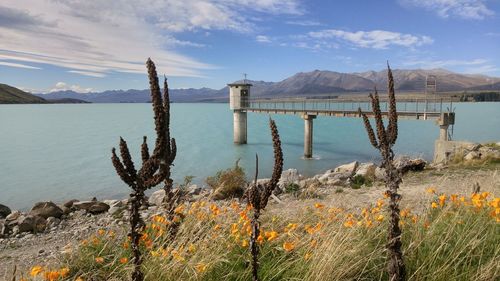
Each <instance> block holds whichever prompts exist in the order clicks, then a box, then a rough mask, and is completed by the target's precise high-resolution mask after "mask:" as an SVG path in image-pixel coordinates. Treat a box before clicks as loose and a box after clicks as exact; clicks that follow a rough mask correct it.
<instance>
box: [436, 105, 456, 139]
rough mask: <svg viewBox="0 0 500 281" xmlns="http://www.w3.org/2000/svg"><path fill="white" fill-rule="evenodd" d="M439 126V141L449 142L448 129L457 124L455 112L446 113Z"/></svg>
mask: <svg viewBox="0 0 500 281" xmlns="http://www.w3.org/2000/svg"><path fill="white" fill-rule="evenodd" d="M437 123H438V125H439V140H440V141H448V140H449V139H448V127H449V126H450V125H453V124H455V113H454V112H444V113H441V116H440V117H439V120H438V122H437Z"/></svg>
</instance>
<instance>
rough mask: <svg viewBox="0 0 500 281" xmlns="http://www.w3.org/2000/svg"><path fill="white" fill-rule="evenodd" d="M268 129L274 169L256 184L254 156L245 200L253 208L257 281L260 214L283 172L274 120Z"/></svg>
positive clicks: (252, 244) (252, 238) (254, 274)
mask: <svg viewBox="0 0 500 281" xmlns="http://www.w3.org/2000/svg"><path fill="white" fill-rule="evenodd" d="M269 127H270V128H271V135H272V139H273V151H274V168H273V174H272V176H271V180H270V181H269V182H267V183H266V184H257V175H258V170H259V158H258V156H257V155H256V165H255V166H256V167H255V180H254V183H253V184H252V185H251V186H250V188H249V189H248V190H247V194H246V198H247V200H248V204H250V205H251V206H252V208H253V216H252V221H251V225H252V235H251V236H250V250H251V254H252V280H253V281H259V280H260V279H259V245H258V244H257V243H258V241H257V239H258V237H259V235H260V222H259V218H260V214H261V211H262V210H264V208H266V206H267V203H268V201H269V197H270V196H271V195H272V193H273V191H274V190H275V189H276V186H278V182H279V180H280V177H281V173H282V172H283V151H282V150H281V141H280V136H279V133H278V128H277V127H276V123H275V122H274V120H272V119H269Z"/></svg>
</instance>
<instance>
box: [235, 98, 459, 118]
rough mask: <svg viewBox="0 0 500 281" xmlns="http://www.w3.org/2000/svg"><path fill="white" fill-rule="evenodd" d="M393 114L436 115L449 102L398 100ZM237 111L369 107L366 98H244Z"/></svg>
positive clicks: (384, 103) (383, 104)
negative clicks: (395, 112) (395, 111)
mask: <svg viewBox="0 0 500 281" xmlns="http://www.w3.org/2000/svg"><path fill="white" fill-rule="evenodd" d="M396 107H397V111H398V112H407V113H415V114H425V113H429V114H439V113H443V112H447V111H450V110H451V109H452V107H453V101H451V100H444V99H443V98H411V99H408V98H407V99H405V98H399V99H398V101H397V105H396ZM240 108H241V109H258V110H293V111H304V112H307V111H325V112H328V111H331V112H339V111H341V112H355V111H358V108H361V110H362V111H363V112H371V111H372V105H371V102H370V101H369V100H368V99H338V98H325V99H323V98H322V99H319V98H316V99H314V98H312V99H311V98H276V99H262V98H244V99H242V100H241V107H240ZM380 108H381V111H382V112H387V111H388V109H389V101H388V99H387V98H386V97H380Z"/></svg>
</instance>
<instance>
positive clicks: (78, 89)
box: [49, 82, 93, 93]
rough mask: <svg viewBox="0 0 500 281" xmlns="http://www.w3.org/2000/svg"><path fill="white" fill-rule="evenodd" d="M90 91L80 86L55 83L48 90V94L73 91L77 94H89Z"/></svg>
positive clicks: (90, 89)
mask: <svg viewBox="0 0 500 281" xmlns="http://www.w3.org/2000/svg"><path fill="white" fill-rule="evenodd" d="M92 90H93V89H92V88H83V87H81V86H80V85H68V84H66V83H64V82H57V83H56V84H55V85H54V87H53V88H52V89H50V90H49V92H50V93H53V92H59V91H74V92H77V93H90V92H92Z"/></svg>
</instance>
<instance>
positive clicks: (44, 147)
mask: <svg viewBox="0 0 500 281" xmlns="http://www.w3.org/2000/svg"><path fill="white" fill-rule="evenodd" d="M454 106H456V109H455V111H456V113H457V116H456V124H455V127H454V134H453V138H454V139H457V140H469V141H475V142H488V141H500V103H462V104H456V105H454ZM273 118H274V119H275V120H276V123H277V125H278V129H279V132H280V135H281V140H282V143H283V151H284V157H285V169H287V168H296V169H298V170H299V172H300V173H301V174H303V175H314V174H316V173H319V172H322V171H325V170H327V169H330V168H333V167H335V166H337V165H339V164H342V163H346V162H350V161H354V160H358V161H375V162H376V161H377V160H378V156H377V155H378V154H377V151H376V150H375V149H374V148H373V147H371V145H370V143H369V141H368V137H367V135H366V132H365V129H364V127H363V122H362V119H358V118H332V117H318V118H317V119H315V120H314V148H313V150H314V156H315V157H314V159H313V160H305V159H302V154H303V137H304V136H303V130H304V121H303V120H302V119H301V118H300V117H299V116H292V115H287V116H284V115H276V116H273ZM399 125H400V129H399V137H398V140H397V144H396V147H395V152H396V154H406V155H412V156H421V157H424V158H426V159H428V160H430V159H432V153H433V147H434V140H435V139H437V137H438V135H439V130H438V126H436V125H435V123H434V121H418V120H400V122H399ZM171 134H172V136H173V137H175V138H176V141H177V146H178V152H177V158H176V159H175V161H174V164H175V166H174V167H173V170H172V173H173V178H174V181H176V182H181V181H182V180H183V178H184V176H186V175H193V176H195V178H194V183H197V184H201V185H203V184H204V180H205V178H206V177H207V176H210V175H213V174H215V173H216V172H217V171H218V170H221V169H226V168H228V167H231V166H233V165H234V163H235V161H236V160H237V159H239V158H241V162H240V165H242V166H243V167H244V168H245V170H246V171H247V175H250V176H249V177H251V175H252V174H253V170H254V169H253V168H254V159H255V153H258V154H259V158H260V163H259V166H260V171H259V176H260V177H261V178H263V177H268V176H269V175H270V173H271V170H272V161H273V159H272V146H271V136H270V131H269V128H268V116H267V115H264V114H255V113H249V114H248V144H247V145H234V144H233V140H232V112H231V111H230V110H229V105H228V104H172V125H171ZM143 135H147V136H148V137H149V145H150V147H152V146H153V142H154V130H153V119H152V110H151V105H150V104H68V105H0V203H2V204H5V205H7V206H9V207H11V208H13V209H26V208H29V207H31V206H32V205H33V203H34V202H37V201H44V200H52V201H55V202H62V201H64V200H67V199H72V198H77V199H80V200H84V199H90V198H92V197H93V196H96V197H97V198H98V199H108V198H122V197H125V196H127V194H128V187H127V186H126V185H125V184H124V183H122V182H121V180H120V179H119V178H118V176H117V175H116V173H115V171H114V168H113V166H112V165H111V160H110V157H111V148H112V147H113V146H117V145H118V141H119V137H120V136H122V137H123V138H124V139H125V140H126V141H127V142H128V144H129V148H130V149H131V152H132V154H133V157H134V159H135V161H136V163H139V162H140V153H139V148H140V144H141V142H142V136H143Z"/></svg>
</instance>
